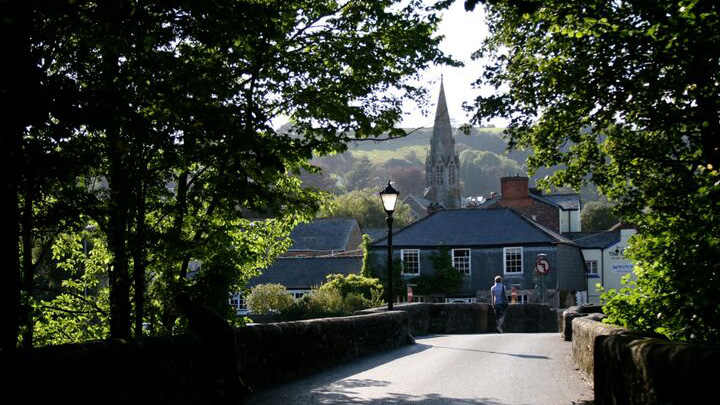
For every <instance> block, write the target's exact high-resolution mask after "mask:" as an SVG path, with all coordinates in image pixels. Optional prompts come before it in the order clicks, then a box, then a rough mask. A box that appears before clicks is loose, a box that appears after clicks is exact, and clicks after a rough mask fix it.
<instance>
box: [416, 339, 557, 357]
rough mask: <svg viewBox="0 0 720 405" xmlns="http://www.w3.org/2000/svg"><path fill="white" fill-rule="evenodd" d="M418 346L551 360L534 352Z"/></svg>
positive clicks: (429, 346) (425, 344) (419, 344)
mask: <svg viewBox="0 0 720 405" xmlns="http://www.w3.org/2000/svg"><path fill="white" fill-rule="evenodd" d="M416 345H418V346H428V349H429V348H431V347H437V348H438V349H450V350H465V351H468V352H479V353H490V354H502V355H504V356H512V357H520V358H522V359H543V360H549V359H550V358H549V357H547V356H536V355H533V354H518V353H503V352H494V351H492V350H480V349H465V348H462V347H448V346H438V345H430V344H427V343H416Z"/></svg>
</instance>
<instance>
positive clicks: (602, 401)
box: [572, 317, 720, 405]
mask: <svg viewBox="0 0 720 405" xmlns="http://www.w3.org/2000/svg"><path fill="white" fill-rule="evenodd" d="M572 327H573V345H572V347H573V349H572V350H573V358H574V359H575V361H576V363H577V364H578V365H579V366H580V368H581V369H582V370H583V371H584V372H585V373H587V374H588V376H591V377H592V378H593V380H594V385H595V387H594V388H595V404H596V405H616V404H629V405H635V404H638V405H639V404H667V405H675V404H677V405H680V404H694V403H698V404H702V403H713V402H717V395H718V394H717V388H716V385H717V377H718V371H717V365H718V364H720V347H719V346H707V345H698V344H690V343H679V342H670V341H668V340H667V339H665V338H664V337H662V336H660V335H657V334H653V333H644V332H639V331H632V330H627V329H624V328H621V327H618V326H615V325H610V324H606V323H602V322H598V321H596V320H593V319H591V318H590V317H583V318H575V319H573V321H572ZM712 398H716V399H715V400H713V399H712Z"/></svg>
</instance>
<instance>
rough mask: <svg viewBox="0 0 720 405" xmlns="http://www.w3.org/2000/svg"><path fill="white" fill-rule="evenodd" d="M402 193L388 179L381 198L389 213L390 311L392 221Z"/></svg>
mask: <svg viewBox="0 0 720 405" xmlns="http://www.w3.org/2000/svg"><path fill="white" fill-rule="evenodd" d="M398 195H400V193H399V192H398V191H397V190H395V189H394V188H393V187H392V186H391V185H390V180H388V184H387V187H385V190H383V191H381V192H380V198H381V199H382V204H383V209H384V210H385V213H386V214H387V226H388V237H387V260H388V265H387V269H388V311H392V309H393V298H394V297H393V268H392V223H393V216H392V215H393V212H395V204H396V203H397V198H398Z"/></svg>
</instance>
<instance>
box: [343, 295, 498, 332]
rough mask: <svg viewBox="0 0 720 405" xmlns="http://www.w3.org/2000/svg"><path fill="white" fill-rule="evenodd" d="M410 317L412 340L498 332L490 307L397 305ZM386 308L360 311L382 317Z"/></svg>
mask: <svg viewBox="0 0 720 405" xmlns="http://www.w3.org/2000/svg"><path fill="white" fill-rule="evenodd" d="M394 309H395V310H397V311H403V312H406V313H407V314H408V330H409V331H410V334H412V335H413V336H421V335H427V334H429V333H440V334H443V333H487V332H494V331H495V325H496V323H495V313H494V312H493V310H492V309H491V308H490V306H489V305H488V304H482V303H473V304H449V303H448V304H445V303H412V304H400V305H395V306H394ZM385 311H387V308H384V307H383V308H373V309H367V310H364V311H358V312H356V313H357V314H370V313H382V312H385Z"/></svg>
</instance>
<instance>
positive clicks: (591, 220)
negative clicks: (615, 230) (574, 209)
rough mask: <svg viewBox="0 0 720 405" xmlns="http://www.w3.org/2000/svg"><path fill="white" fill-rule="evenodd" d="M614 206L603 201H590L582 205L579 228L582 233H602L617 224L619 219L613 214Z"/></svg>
mask: <svg viewBox="0 0 720 405" xmlns="http://www.w3.org/2000/svg"><path fill="white" fill-rule="evenodd" d="M613 207H615V204H610V203H608V202H603V201H590V202H588V203H585V204H584V205H583V208H582V211H581V212H580V222H581V223H582V225H581V228H582V229H583V230H584V231H604V230H607V229H610V228H611V227H612V226H613V225H615V224H617V223H618V221H619V218H618V217H617V215H615V213H614V212H613Z"/></svg>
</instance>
